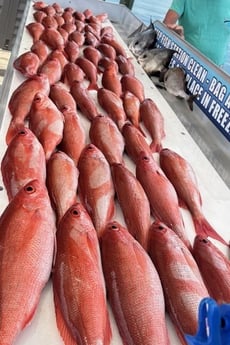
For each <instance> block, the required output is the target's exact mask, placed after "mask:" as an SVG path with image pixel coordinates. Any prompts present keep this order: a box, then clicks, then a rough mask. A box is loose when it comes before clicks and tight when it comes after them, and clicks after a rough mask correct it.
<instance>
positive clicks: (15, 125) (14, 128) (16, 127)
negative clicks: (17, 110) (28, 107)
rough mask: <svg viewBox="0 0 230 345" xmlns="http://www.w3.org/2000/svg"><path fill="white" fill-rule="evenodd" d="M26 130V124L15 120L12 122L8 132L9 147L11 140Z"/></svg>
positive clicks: (7, 142)
mask: <svg viewBox="0 0 230 345" xmlns="http://www.w3.org/2000/svg"><path fill="white" fill-rule="evenodd" d="M24 128H25V124H24V122H18V121H16V120H14V119H12V120H11V121H10V124H9V127H8V129H7V132H6V144H7V145H9V143H10V142H11V140H12V139H13V138H14V137H15V135H16V134H17V133H18V132H19V131H20V130H22V129H24Z"/></svg>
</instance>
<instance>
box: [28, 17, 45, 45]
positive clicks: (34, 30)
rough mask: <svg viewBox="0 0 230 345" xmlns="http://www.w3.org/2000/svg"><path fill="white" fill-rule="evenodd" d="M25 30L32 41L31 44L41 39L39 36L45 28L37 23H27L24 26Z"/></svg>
mask: <svg viewBox="0 0 230 345" xmlns="http://www.w3.org/2000/svg"><path fill="white" fill-rule="evenodd" d="M26 28H27V30H28V32H29V33H30V35H31V37H32V39H33V43H35V42H37V41H38V40H40V39H42V38H41V36H42V34H43V32H44V31H45V27H44V26H43V25H42V24H41V23H37V22H35V23H29V24H27V25H26Z"/></svg>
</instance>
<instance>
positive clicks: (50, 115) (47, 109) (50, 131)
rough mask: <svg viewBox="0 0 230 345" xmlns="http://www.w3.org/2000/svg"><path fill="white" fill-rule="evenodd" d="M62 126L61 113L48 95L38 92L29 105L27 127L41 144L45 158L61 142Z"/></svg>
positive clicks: (47, 157) (48, 156)
mask: <svg viewBox="0 0 230 345" xmlns="http://www.w3.org/2000/svg"><path fill="white" fill-rule="evenodd" d="M63 127H64V118H63V115H62V113H61V112H60V111H59V110H58V108H57V107H56V105H55V104H54V103H53V101H51V99H50V98H49V97H48V96H46V95H45V94H44V93H41V92H38V93H37V94H36V95H35V96H34V100H33V102H32V105H31V109H30V119H29V128H30V129H31V130H32V131H33V132H34V134H35V135H36V137H37V138H38V140H39V141H40V143H41V144H42V146H43V149H44V151H45V156H46V160H48V159H49V158H50V156H51V154H52V153H53V152H54V151H55V149H56V147H57V145H58V144H59V143H60V142H61V140H62V136H63Z"/></svg>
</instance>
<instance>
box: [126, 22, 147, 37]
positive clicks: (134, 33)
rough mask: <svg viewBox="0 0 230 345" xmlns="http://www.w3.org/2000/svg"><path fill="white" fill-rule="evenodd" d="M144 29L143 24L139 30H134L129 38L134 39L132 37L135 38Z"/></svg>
mask: <svg viewBox="0 0 230 345" xmlns="http://www.w3.org/2000/svg"><path fill="white" fill-rule="evenodd" d="M143 27H144V23H141V25H140V26H138V28H137V29H136V30H134V31H133V32H131V34H130V35H129V36H128V38H132V37H134V36H135V35H136V34H138V33H139V32H141V31H142V29H143Z"/></svg>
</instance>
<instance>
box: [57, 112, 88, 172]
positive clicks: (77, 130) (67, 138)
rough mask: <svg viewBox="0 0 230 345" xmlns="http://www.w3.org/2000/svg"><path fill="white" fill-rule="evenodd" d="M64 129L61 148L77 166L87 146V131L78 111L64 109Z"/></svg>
mask: <svg viewBox="0 0 230 345" xmlns="http://www.w3.org/2000/svg"><path fill="white" fill-rule="evenodd" d="M62 114H63V116H64V129H63V137H62V141H61V142H60V144H59V148H60V149H61V150H63V151H64V152H65V153H66V154H67V155H68V156H70V157H71V158H72V159H73V161H74V162H75V165H76V166H77V164H78V160H79V157H80V154H81V152H82V150H83V148H84V147H85V144H86V134H85V130H84V128H83V126H82V124H81V119H80V117H79V116H78V114H77V112H76V111H73V110H71V109H70V108H68V107H65V108H63V109H62Z"/></svg>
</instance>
